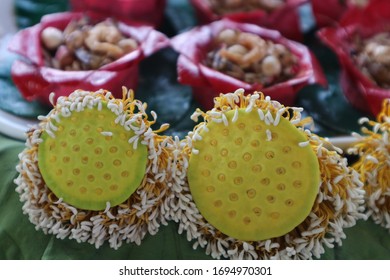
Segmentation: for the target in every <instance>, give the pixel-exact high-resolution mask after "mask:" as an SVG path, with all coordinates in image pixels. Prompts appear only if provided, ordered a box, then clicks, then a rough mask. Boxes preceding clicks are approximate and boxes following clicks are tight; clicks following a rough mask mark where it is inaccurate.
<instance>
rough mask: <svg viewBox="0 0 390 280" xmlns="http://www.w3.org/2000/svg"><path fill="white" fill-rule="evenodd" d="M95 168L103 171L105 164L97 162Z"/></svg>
mask: <svg viewBox="0 0 390 280" xmlns="http://www.w3.org/2000/svg"><path fill="white" fill-rule="evenodd" d="M95 166H96V168H98V169H101V168H103V166H104V165H103V162H101V161H97V162H95Z"/></svg>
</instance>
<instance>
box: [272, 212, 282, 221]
mask: <svg viewBox="0 0 390 280" xmlns="http://www.w3.org/2000/svg"><path fill="white" fill-rule="evenodd" d="M270 217H271V218H272V219H275V220H276V219H279V217H280V213H279V212H272V213H271V214H270Z"/></svg>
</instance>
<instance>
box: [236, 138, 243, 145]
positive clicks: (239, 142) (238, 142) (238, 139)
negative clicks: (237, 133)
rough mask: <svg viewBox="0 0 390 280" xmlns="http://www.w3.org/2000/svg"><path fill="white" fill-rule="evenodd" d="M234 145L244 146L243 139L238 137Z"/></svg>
mask: <svg viewBox="0 0 390 280" xmlns="http://www.w3.org/2000/svg"><path fill="white" fill-rule="evenodd" d="M234 143H235V144H236V145H241V144H242V138H241V137H238V138H237V139H236V140H234Z"/></svg>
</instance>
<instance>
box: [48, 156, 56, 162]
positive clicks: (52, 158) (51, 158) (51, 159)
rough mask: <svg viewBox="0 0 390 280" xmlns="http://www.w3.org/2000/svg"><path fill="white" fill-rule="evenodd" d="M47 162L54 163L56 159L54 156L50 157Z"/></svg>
mask: <svg viewBox="0 0 390 280" xmlns="http://www.w3.org/2000/svg"><path fill="white" fill-rule="evenodd" d="M49 161H50V162H56V161H57V157H56V156H51V157H50V160H49Z"/></svg>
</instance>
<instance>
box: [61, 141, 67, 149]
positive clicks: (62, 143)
mask: <svg viewBox="0 0 390 280" xmlns="http://www.w3.org/2000/svg"><path fill="white" fill-rule="evenodd" d="M60 145H61V147H62V148H66V146H67V145H68V144H67V143H66V142H65V141H61V143H60Z"/></svg>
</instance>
